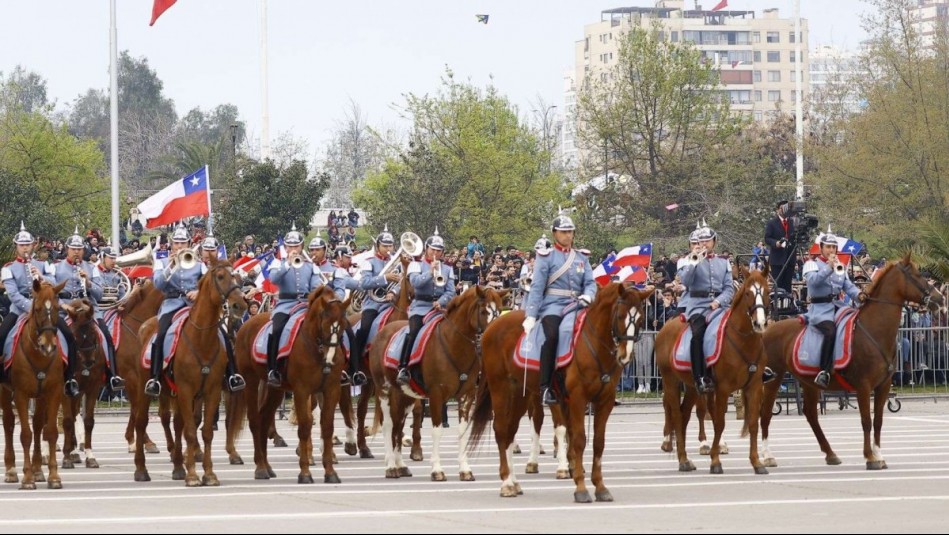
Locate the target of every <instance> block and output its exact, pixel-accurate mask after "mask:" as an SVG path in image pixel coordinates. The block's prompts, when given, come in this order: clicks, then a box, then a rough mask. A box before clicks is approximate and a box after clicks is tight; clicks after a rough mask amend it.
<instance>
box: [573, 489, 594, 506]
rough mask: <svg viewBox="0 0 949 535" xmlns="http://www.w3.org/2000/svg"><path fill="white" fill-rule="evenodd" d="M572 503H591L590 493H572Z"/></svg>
mask: <svg viewBox="0 0 949 535" xmlns="http://www.w3.org/2000/svg"><path fill="white" fill-rule="evenodd" d="M573 501H575V502H577V503H593V498H591V497H590V493H589V492H588V491H583V492H574V493H573Z"/></svg>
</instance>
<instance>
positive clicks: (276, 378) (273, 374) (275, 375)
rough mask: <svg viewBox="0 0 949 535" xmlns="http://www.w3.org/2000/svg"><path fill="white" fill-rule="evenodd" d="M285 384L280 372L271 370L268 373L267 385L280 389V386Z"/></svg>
mask: <svg viewBox="0 0 949 535" xmlns="http://www.w3.org/2000/svg"><path fill="white" fill-rule="evenodd" d="M282 384H283V376H282V375H280V372H278V371H277V370H270V371H269V372H267V385H268V386H272V387H274V388H280V385H282Z"/></svg>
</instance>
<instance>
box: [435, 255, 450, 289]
mask: <svg viewBox="0 0 949 535" xmlns="http://www.w3.org/2000/svg"><path fill="white" fill-rule="evenodd" d="M432 270H434V271H435V275H434V277H433V278H434V279H435V286H437V287H439V288H443V287H444V286H445V283H447V282H448V280H447V279H445V275H444V274H443V273H442V263H441V261H440V260H436V261H435V262H434V263H433V264H432Z"/></svg>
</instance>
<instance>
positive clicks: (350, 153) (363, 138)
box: [322, 101, 386, 208]
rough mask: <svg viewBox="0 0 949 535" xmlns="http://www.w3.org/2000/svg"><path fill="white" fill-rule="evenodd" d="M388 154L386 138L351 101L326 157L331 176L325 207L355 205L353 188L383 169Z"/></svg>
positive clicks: (327, 171)
mask: <svg viewBox="0 0 949 535" xmlns="http://www.w3.org/2000/svg"><path fill="white" fill-rule="evenodd" d="M385 156H386V149H385V140H383V139H381V137H380V136H379V135H378V134H376V133H374V132H373V131H372V129H371V128H370V127H369V124H368V123H367V120H366V116H365V114H363V112H362V109H361V108H360V107H359V105H358V104H356V103H355V102H352V101H351V102H350V105H349V109H348V110H347V112H346V116H345V118H344V119H343V120H342V121H340V122H338V123H337V125H336V130H335V131H334V132H333V137H332V139H331V140H330V142H329V144H328V145H327V146H326V151H325V153H324V155H323V158H322V168H323V170H324V171H326V173H327V174H329V176H330V177H331V179H330V186H329V189H328V190H327V192H326V197H325V201H324V204H325V206H328V207H332V208H345V207H349V206H351V205H352V191H353V189H355V188H356V187H358V186H359V185H360V184H361V183H362V181H363V180H364V179H365V178H366V175H367V174H368V173H369V172H377V171H379V170H380V169H381V168H382V165H383V163H384V161H385Z"/></svg>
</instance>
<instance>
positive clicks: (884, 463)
mask: <svg viewBox="0 0 949 535" xmlns="http://www.w3.org/2000/svg"><path fill="white" fill-rule="evenodd" d="M880 462H881V463H883V469H884V470H887V469H889V468H890V467H889V466H887V465H886V461H880Z"/></svg>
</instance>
